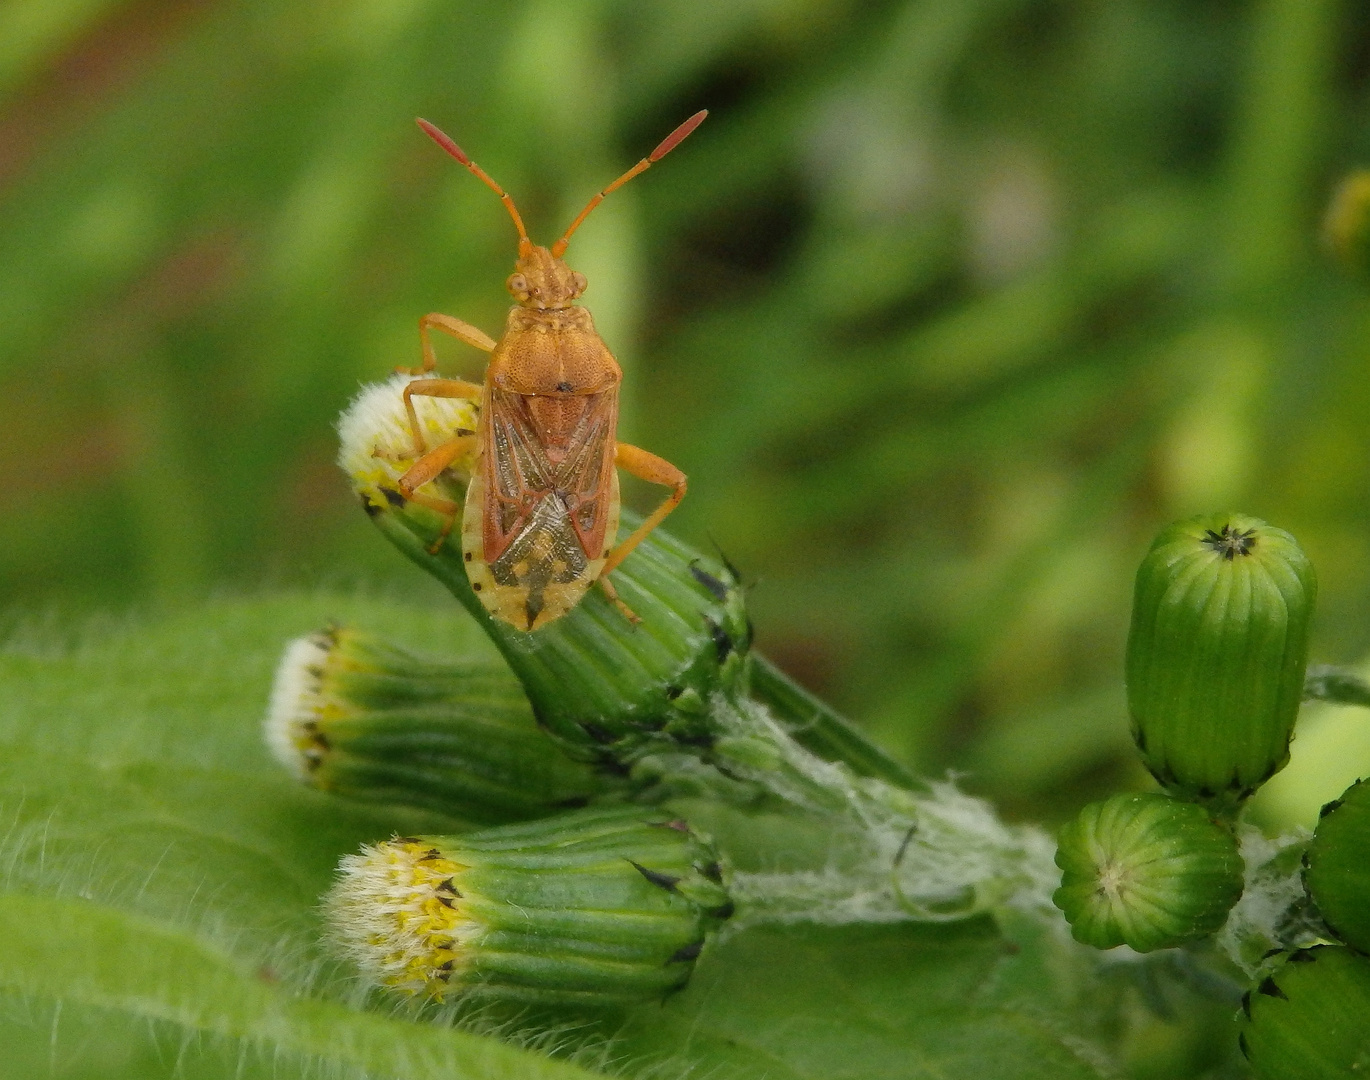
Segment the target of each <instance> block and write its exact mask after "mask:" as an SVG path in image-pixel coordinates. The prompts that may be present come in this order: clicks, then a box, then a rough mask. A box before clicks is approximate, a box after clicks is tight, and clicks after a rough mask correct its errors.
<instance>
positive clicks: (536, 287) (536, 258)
mask: <svg viewBox="0 0 1370 1080" xmlns="http://www.w3.org/2000/svg"><path fill="white" fill-rule="evenodd" d="M504 284H505V287H506V288H507V289H508V290H509V295H510V296H512V297H513V298H514V299H515V300H516V301H517V302H518V303H519V304H521V305H522V306H523V307H526V308H538V309H543V310H545V309H547V308H564V307H570V306H571V305H572V304H573V303H575V302H576V300H577V299H578V298H579V297H580V294H581V293H583V292H584V291H585V284H586V283H585V275H584V274H582V273H581V272H580V271H579V270H572V269H571V268H570V267H569V266H567V265H566V264H565V263H564V262H562V261H561V260H560V259H559V258H557V257H556V256H555V255H553V254H552V253H551V252H550V251H548V250H547V248H545V247H538V246H536V245H534V244H528V245H526V246H525V245H524V244H519V261H518V263H517V264H516V265H515V268H514V272H513V273H512V274H510V275H509V280H508V281H506V282H505V283H504Z"/></svg>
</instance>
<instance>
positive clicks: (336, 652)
mask: <svg viewBox="0 0 1370 1080" xmlns="http://www.w3.org/2000/svg"><path fill="white" fill-rule="evenodd" d="M265 734H266V741H267V744H268V745H269V746H270V747H271V750H272V752H273V753H274V754H275V755H276V758H277V759H278V760H279V761H280V762H281V763H282V764H283V765H285V766H286V768H288V769H290V770H291V771H292V772H293V773H295V774H296V775H297V776H298V777H299V778H300V779H301V780H303V781H305V782H306V783H308V784H312V785H313V786H315V787H319V788H323V789H324V790H326V791H332V792H335V793H336V794H339V795H345V796H347V797H349V798H354V799H364V800H367V801H371V802H390V803H401V804H404V805H408V806H422V807H427V808H429V809H434V810H440V811H443V812H445V813H449V814H455V815H457V816H458V817H463V818H466V819H467V820H469V821H475V822H481V823H490V824H494V823H497V822H504V821H522V820H523V819H525V818H530V817H541V816H543V815H546V814H548V813H550V812H552V811H553V810H554V809H558V808H565V807H567V806H575V805H582V804H583V803H584V802H585V801H586V800H587V799H588V798H589V797H590V796H592V795H594V794H596V793H597V792H599V791H601V790H603V789H604V788H605V787H606V786H607V785H608V784H609V783H610V781H608V780H607V779H606V778H603V777H601V776H599V775H597V774H596V773H595V771H594V770H593V769H592V768H591V767H590V766H587V765H584V764H581V763H579V762H574V761H571V760H569V759H568V758H567V757H566V755H565V754H563V753H562V752H561V750H560V749H559V748H558V747H557V746H556V744H555V743H553V742H552V740H551V739H549V738H547V736H546V735H545V734H544V733H543V732H541V731H539V730H538V728H537V725H536V724H535V723H534V721H533V716H532V712H531V710H530V709H529V707H528V700H527V698H526V697H524V695H523V691H522V690H521V689H520V687H519V684H518V681H517V680H516V679H515V678H514V677H513V676H512V675H511V674H510V673H509V671H508V669H507V668H505V667H504V666H503V665H498V664H485V663H469V662H468V663H459V662H439V661H433V660H424V659H420V658H419V657H416V656H414V655H412V654H411V653H409V652H407V651H405V650H403V649H400V648H397V647H395V646H393V645H390V644H388V643H386V642H384V641H382V640H380V639H379V638H377V637H374V636H372V635H370V634H365V633H362V632H359V631H357V630H352V629H348V628H344V627H330V628H329V629H326V630H323V631H321V632H319V633H317V634H311V635H310V636H309V637H304V638H299V639H297V640H295V641H292V642H291V643H290V644H289V645H288V646H287V647H286V650H285V655H284V656H283V657H282V659H281V663H280V666H279V668H278V669H277V672H276V682H275V686H274V688H273V691H272V696H271V706H270V708H269V710H268V712H267V717H266V724H265Z"/></svg>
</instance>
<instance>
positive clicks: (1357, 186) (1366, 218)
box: [1323, 169, 1370, 276]
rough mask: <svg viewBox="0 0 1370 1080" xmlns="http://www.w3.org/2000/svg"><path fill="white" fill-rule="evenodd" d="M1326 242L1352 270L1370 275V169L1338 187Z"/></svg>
mask: <svg viewBox="0 0 1370 1080" xmlns="http://www.w3.org/2000/svg"><path fill="white" fill-rule="evenodd" d="M1323 239H1324V240H1325V242H1326V244H1327V246H1328V248H1329V249H1330V250H1331V251H1332V253H1333V254H1334V255H1335V256H1336V257H1337V258H1338V260H1340V262H1341V263H1342V265H1344V266H1345V267H1346V268H1347V269H1348V270H1353V271H1355V272H1356V273H1358V274H1361V275H1367V276H1370V170H1366V169H1357V170H1356V171H1355V172H1352V173H1350V174H1348V175H1347V176H1346V177H1345V178H1344V179H1343V180H1342V182H1341V183H1340V184H1338V185H1337V190H1336V191H1335V192H1334V193H1333V195H1332V201H1331V203H1330V204H1329V205H1328V207H1327V216H1326V217H1325V218H1324V219H1323Z"/></svg>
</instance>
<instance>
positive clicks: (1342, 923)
mask: <svg viewBox="0 0 1370 1080" xmlns="http://www.w3.org/2000/svg"><path fill="white" fill-rule="evenodd" d="M1303 879H1304V884H1305V885H1306V886H1307V888H1308V894H1309V895H1310V896H1312V897H1313V902H1314V903H1315V904H1317V905H1318V911H1319V912H1320V913H1321V915H1322V917H1323V920H1324V921H1325V922H1326V923H1327V925H1328V926H1330V927H1331V928H1332V930H1333V931H1334V932H1335V933H1336V935H1337V937H1339V938H1341V940H1342V941H1344V942H1346V944H1348V945H1350V946H1351V947H1352V948H1355V949H1359V950H1360V951H1361V952H1363V953H1370V780H1357V781H1356V782H1355V783H1354V784H1352V785H1351V786H1350V787H1349V788H1347V790H1346V792H1345V793H1344V794H1343V795H1342V797H1341V798H1340V799H1337V800H1335V801H1333V802H1330V803H1328V804H1327V805H1326V806H1324V807H1323V808H1322V815H1321V817H1320V818H1319V819H1318V829H1317V832H1316V833H1314V834H1313V842H1312V844H1310V845H1309V848H1308V857H1307V862H1306V869H1305V870H1304V876H1303ZM1366 1022H1367V1024H1370V1014H1367V1020H1366ZM1367 1067H1370V1064H1368V1065H1367Z"/></svg>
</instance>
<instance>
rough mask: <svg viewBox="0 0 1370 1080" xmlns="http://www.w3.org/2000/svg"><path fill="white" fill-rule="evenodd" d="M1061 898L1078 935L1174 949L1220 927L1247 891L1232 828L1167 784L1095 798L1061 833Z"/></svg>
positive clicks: (1103, 945) (1101, 942) (1109, 943)
mask: <svg viewBox="0 0 1370 1080" xmlns="http://www.w3.org/2000/svg"><path fill="white" fill-rule="evenodd" d="M1056 865H1057V866H1059V867H1060V868H1061V887H1060V888H1059V889H1057V890H1056V892H1055V894H1054V895H1053V896H1052V901H1053V902H1054V903H1055V904H1056V906H1057V907H1058V908H1060V909H1061V910H1062V911H1063V912H1065V916H1066V920H1067V921H1068V922H1069V923H1070V929H1071V933H1072V934H1073V935H1074V936H1075V939H1076V940H1077V941H1082V942H1084V943H1085V944H1086V945H1093V946H1095V947H1096V948H1099V949H1111V948H1113V947H1114V946H1117V945H1130V946H1131V947H1132V948H1134V949H1136V950H1137V951H1138V952H1150V951H1152V950H1153V949H1166V948H1171V947H1173V946H1176V945H1181V944H1183V943H1184V942H1186V941H1192V940H1194V939H1196V938H1201V937H1204V936H1206V935H1208V934H1212V933H1214V932H1216V931H1217V930H1218V929H1219V928H1221V927H1222V925H1223V923H1224V921H1226V919H1227V913H1228V911H1229V910H1230V909H1231V908H1232V905H1233V904H1235V903H1236V902H1237V900H1238V898H1239V897H1240V896H1241V894H1242V869H1243V866H1242V857H1241V855H1240V853H1239V852H1238V850H1237V841H1236V840H1235V839H1234V838H1233V836H1232V834H1231V833H1230V832H1228V831H1227V830H1226V829H1224V828H1222V827H1221V826H1219V825H1216V824H1214V823H1213V822H1212V821H1211V820H1209V817H1208V814H1207V813H1206V812H1205V811H1204V809H1203V808H1202V807H1201V806H1198V805H1197V804H1195V803H1188V802H1181V801H1179V800H1177V799H1172V798H1170V797H1169V796H1167V795H1162V794H1159V793H1157V792H1147V793H1143V794H1127V795H1114V796H1113V797H1111V798H1109V799H1105V800H1104V801H1103V802H1096V803H1091V804H1090V805H1088V806H1086V807H1085V808H1084V809H1083V810H1081V811H1080V814H1079V816H1078V817H1076V819H1075V820H1074V821H1072V822H1070V823H1069V824H1067V825H1066V826H1065V827H1064V828H1063V829H1062V830H1061V834H1060V838H1059V846H1058V848H1057V850H1056Z"/></svg>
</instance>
